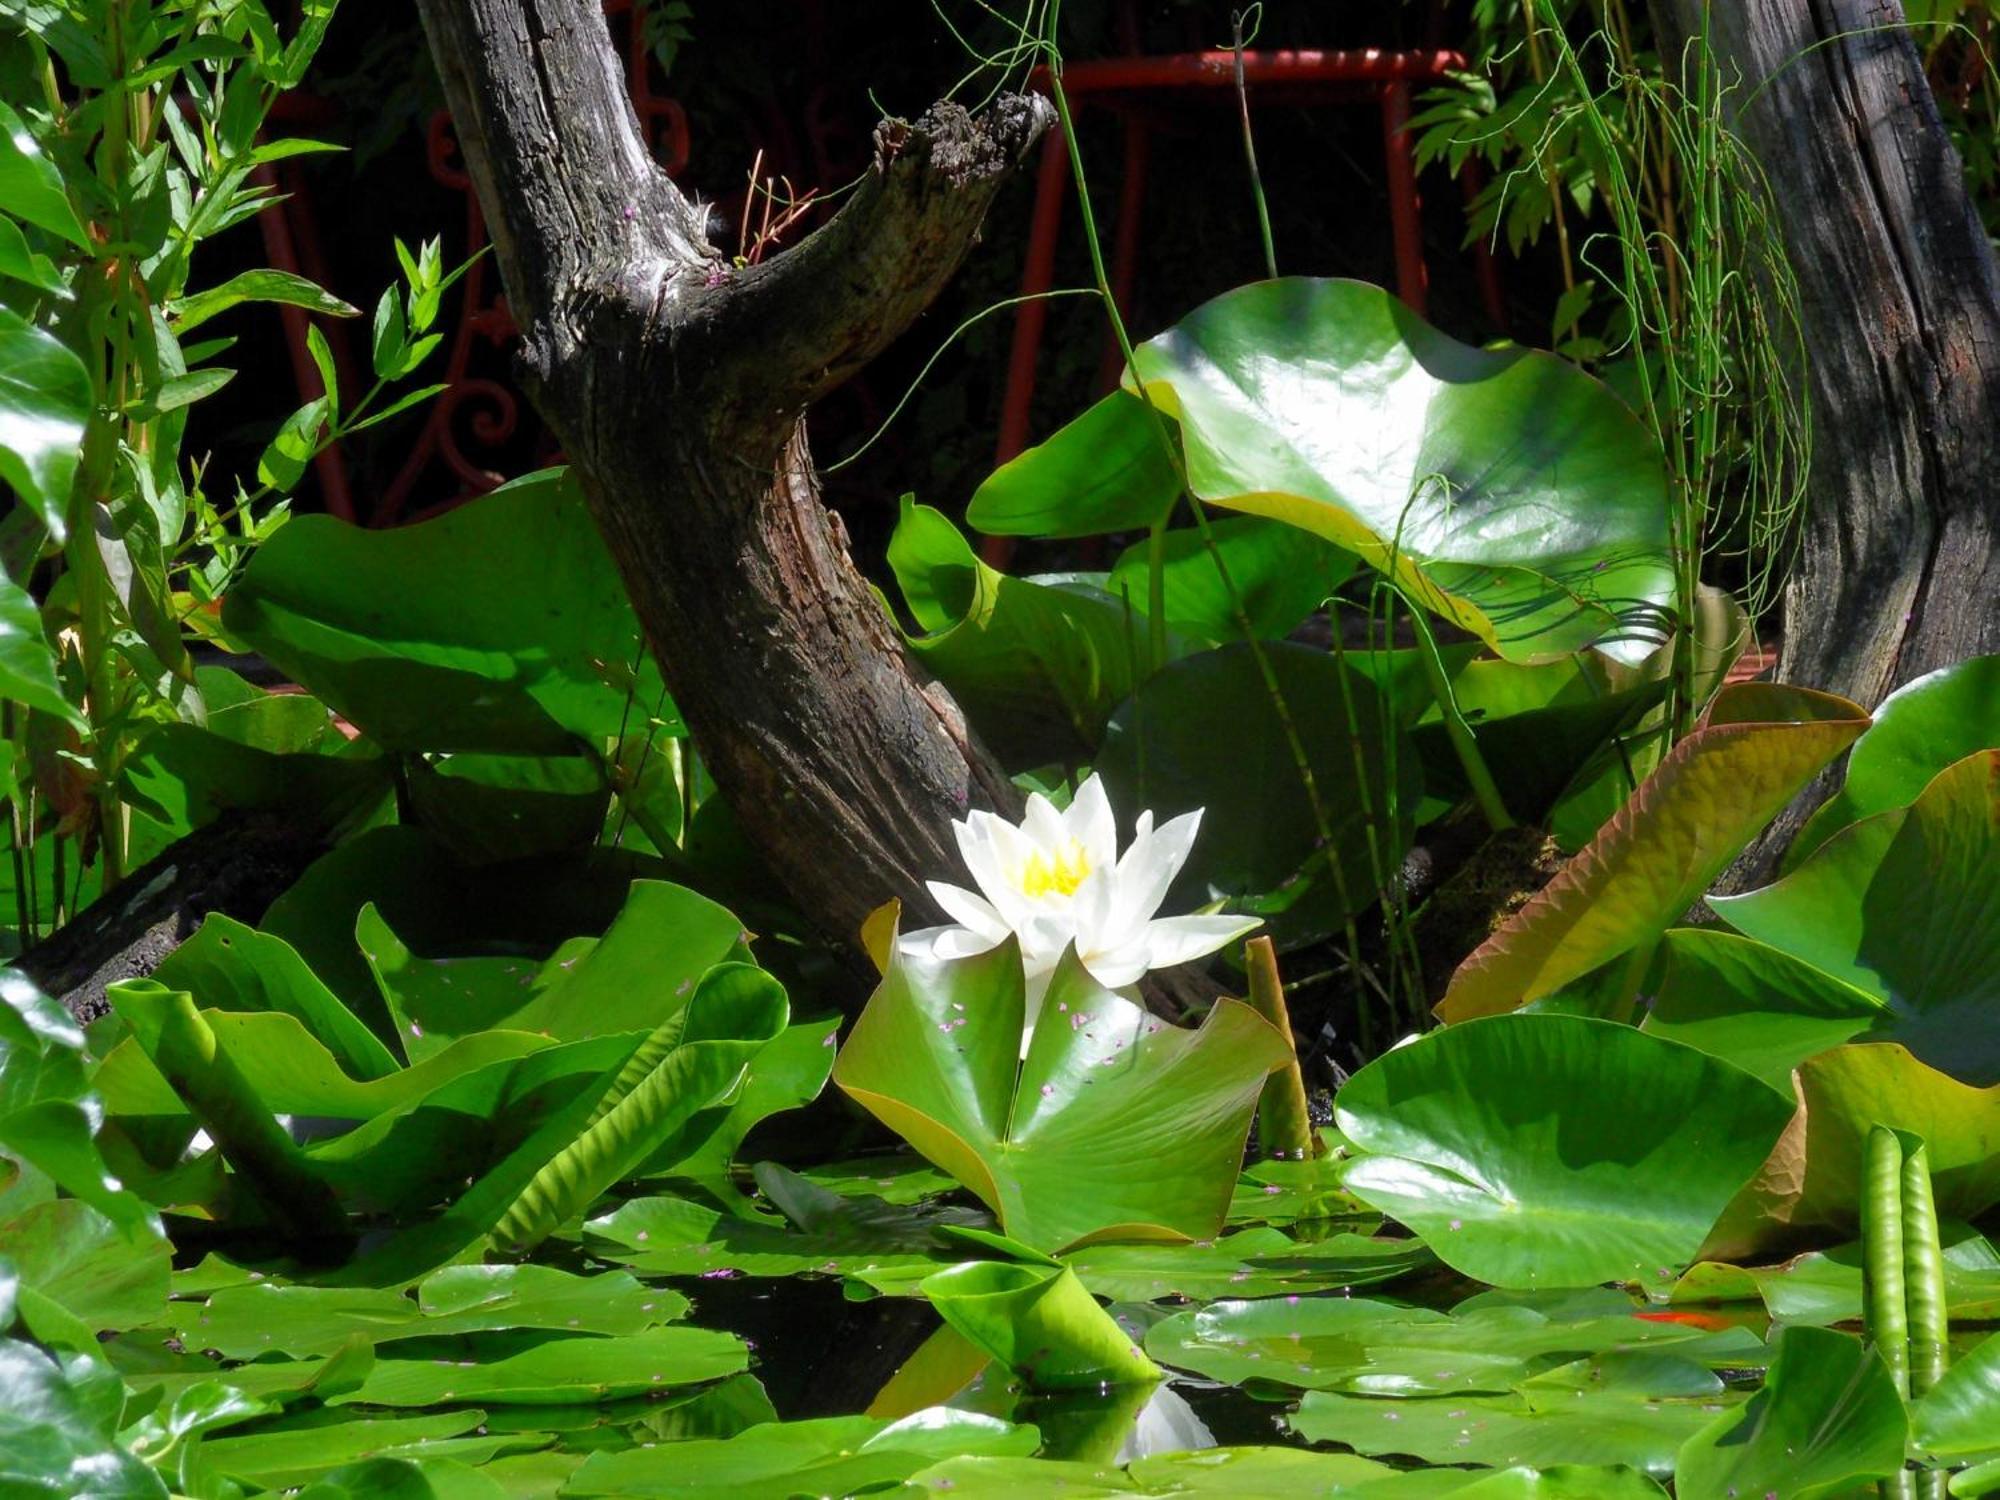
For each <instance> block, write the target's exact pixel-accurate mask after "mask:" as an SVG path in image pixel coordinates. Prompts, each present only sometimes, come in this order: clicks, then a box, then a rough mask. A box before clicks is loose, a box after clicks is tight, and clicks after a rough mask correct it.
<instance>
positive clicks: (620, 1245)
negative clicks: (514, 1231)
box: [584, 1196, 961, 1285]
mask: <svg viewBox="0 0 2000 1500" xmlns="http://www.w3.org/2000/svg"><path fill="white" fill-rule="evenodd" d="M584 1238H585V1243H586V1244H587V1245H588V1246H589V1248H590V1251H591V1253H592V1254H593V1255H595V1256H597V1257H598V1258H599V1259H601V1260H610V1261H616V1262H618V1263H619V1264H620V1265H627V1266H630V1267H631V1268H632V1269H633V1270H635V1271H638V1272H640V1273H641V1274H644V1275H649V1276H703V1275H709V1276H728V1275H741V1276H797V1275H806V1274H819V1275H826V1276H847V1275H865V1274H869V1273H874V1272H878V1271H899V1272H905V1273H906V1274H907V1279H908V1281H909V1282H910V1283H911V1284H912V1285H914V1283H915V1282H917V1281H920V1280H922V1279H923V1278H924V1277H925V1276H927V1275H929V1274H930V1273H931V1272H933V1271H936V1270H941V1269H942V1268H944V1267H945V1266H948V1265H950V1264H952V1263H953V1262H954V1261H956V1260H958V1259H960V1258H961V1257H960V1256H959V1255H957V1254H955V1253H953V1252H951V1251H949V1250H947V1249H946V1248H945V1247H943V1246H942V1245H940V1244H938V1243H937V1241H936V1240H935V1238H934V1237H933V1236H932V1234H931V1233H930V1227H929V1222H927V1221H921V1220H920V1221H915V1222H913V1223H911V1224H910V1225H909V1226H908V1227H907V1230H906V1231H905V1232H903V1233H897V1232H893V1231H890V1230H888V1229H887V1228H886V1227H885V1226H883V1225H881V1224H880V1223H879V1221H878V1222H877V1223H874V1224H869V1225H863V1224H859V1223H856V1222H854V1221H852V1220H847V1221H839V1222H833V1223H824V1224H822V1225H820V1226H818V1227H816V1228H815V1229H813V1230H811V1231H800V1230H797V1229H794V1228H793V1227H791V1226H790V1225H788V1224H785V1223H783V1222H781V1221H778V1220H774V1219H754V1218H741V1217H738V1216H736V1215H733V1214H729V1213H726V1212H724V1211H723V1210H721V1209H718V1208H712V1207H709V1206H708V1205H706V1204H701V1203H694V1202H691V1201H689V1200H688V1199H685V1198H674V1197H667V1196H654V1197H646V1198H632V1199H628V1200H627V1201H626V1202H624V1203H622V1204H620V1205H619V1206H618V1207H617V1208H616V1209H614V1210H612V1211H611V1212H610V1213H608V1214H604V1215H602V1216H600V1217H598V1218H595V1219H592V1220H590V1221H589V1222H588V1223H586V1224H585V1225H584Z"/></svg>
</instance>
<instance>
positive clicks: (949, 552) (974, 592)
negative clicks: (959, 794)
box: [889, 497, 1179, 765]
mask: <svg viewBox="0 0 2000 1500" xmlns="http://www.w3.org/2000/svg"><path fill="white" fill-rule="evenodd" d="M889 566H890V567H891V568H893V569H894V570H895V573H896V578H897V581H898V583H900V584H901V586H902V590H903V597H904V600H905V602H907V603H908V605H909V607H910V612H911V613H912V614H913V615H914V616H915V617H916V621H917V624H918V626H919V627H920V631H921V633H920V634H917V635H914V636H911V637H910V638H909V644H910V650H911V652H912V653H913V654H914V655H915V656H916V657H917V659H918V660H920V661H921V662H923V664H924V665H925V666H926V667H927V668H929V669H930V670H931V671H932V672H934V673H936V674H937V676H938V677H939V679H940V680H942V681H943V683H944V684H945V686H946V687H948V688H950V689H951V691H952V695H953V696H954V697H955V698H957V699H958V701H959V702H960V703H961V704H962V705H963V706H964V708H965V711H966V714H967V716H968V717H970V718H971V720H972V723H973V727H974V728H976V729H977V730H978V731H979V732H980V734H981V736H982V737H984V738H985V739H986V740H987V742H988V743H989V744H991V745H992V747H993V750H994V753H995V754H997V755H998V756H1000V758H1001V759H1002V760H1003V761H1004V762H1006V763H1007V764H1009V765H1040V764H1043V763H1045V762H1048V761H1052V760H1070V759H1079V758H1088V757H1089V756H1090V755H1091V754H1092V753H1093V752H1094V751H1095V750H1096V748H1097V743H1098V739H1099V737H1100V736H1101V734H1102V733H1103V730H1104V723H1105V721H1106V720H1107V719H1108V718H1110V716H1111V710H1112V709H1113V707H1115V706H1116V705H1117V704H1118V702H1119V701H1120V700H1121V699H1123V698H1124V697H1125V696H1126V695H1127V694H1129V693H1130V692H1131V691H1132V689H1133V688H1134V687H1135V686H1136V685H1137V684H1138V682H1139V681H1140V679H1141V678H1143V677H1144V676H1145V674H1146V672H1147V670H1148V669H1149V668H1150V667H1151V665H1152V663H1151V660H1150V656H1149V652H1150V650H1151V647H1150V646H1149V645H1148V644H1147V623H1146V618H1145V609H1146V606H1145V600H1144V598H1143V597H1141V598H1140V599H1138V600H1136V601H1134V602H1132V603H1131V604H1127V603H1125V602H1122V601H1120V600H1118V599H1114V598H1112V597H1111V596H1110V595H1109V594H1106V593H1104V592H1103V591H1102V590H1100V589H1096V588H1092V587H1089V586H1086V585H1076V584H1068V583H1062V584H1043V583H1037V582H1033V581H1031V580H1029V579H1025V578H1010V577H1008V576H1007V575H1006V574H1004V573H1000V572H997V571H995V570H994V569H992V568H990V567H988V566H987V565H986V564H985V563H984V562H982V561H980V559H979V555H978V554H977V553H975V552H974V551H973V550H972V548H971V546H970V545H968V544H967V542H966V540H965V538H964V537H962V536H961V535H959V532H958V528H957V527H955V526H953V525H952V524H951V522H950V521H948V520H946V519H945V517H944V516H943V515H942V514H941V513H940V512H938V511H935V510H933V509H931V507H929V506H927V505H918V504H916V503H915V502H914V501H913V500H911V499H909V498H908V497H905V498H904V500H903V512H902V519H901V521H900V522H899V523H898V524H897V527H896V534H895V536H894V537H893V538H891V540H890V543H889ZM1176 654H1179V653H1178V652H1177V653H1176Z"/></svg>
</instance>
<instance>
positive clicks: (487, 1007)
mask: <svg viewBox="0 0 2000 1500" xmlns="http://www.w3.org/2000/svg"><path fill="white" fill-rule="evenodd" d="M354 941H355V943H356V944H357V945H358V946H359V947H360V949H361V953H362V956H363V957H364V958H365V959H366V960H367V962H368V967H369V970H370V971H371V972H372V973H373V974H374V975H375V983H376V985H377V987H378V988H379V989H380V990H381V993H382V1003H383V1005H384V1006H385V1007H387V1009H388V1013H389V1019H390V1022H391V1024H392V1025H393V1026H394V1028H395V1036H396V1042H397V1045H398V1046H400V1047H401V1048H402V1050H403V1053H404V1055H405V1056H407V1057H408V1058H409V1059H410V1061H411V1062H412V1063H421V1062H426V1061H428V1060H429V1059H431V1058H433V1057H436V1056H437V1055H438V1054H439V1053H440V1052H443V1051H445V1050H446V1049H448V1048H449V1047H450V1046H451V1045H452V1043H453V1042H455V1041H458V1040H460V1039H461V1038H463V1037H468V1036H472V1035H474V1034H476V1033H478V1032H482V1031H487V1030H491V1029H494V1028H497V1027H501V1026H502V1025H503V1024H504V1023H505V1021H506V1019H507V1017H509V1016H511V1015H512V1014H514V1012H515V1011H518V1010H519V1009H521V1007H522V1006H524V1005H526V1004H527V1003H528V1001H529V1000H530V999H531V998H533V996H534V995H535V993H536V992H537V991H538V990H539V989H541V988H543V987H545V986H547V985H548V984H550V983H552V982H554V981H556V980H559V979H560V978H561V977H562V976H563V975H565V974H567V973H568V972H569V971H568V969H565V968H561V967H558V963H559V960H560V959H567V958H568V957H569V954H568V953H567V951H566V950H565V951H564V952H563V953H562V954H560V955H559V959H551V960H549V961H548V962H547V963H544V962H543V961H541V960H538V959H532V958H520V957H512V956H506V955H500V954H473V955H470V956H467V957H463V958H422V957H419V956H418V955H417V954H415V953H413V952H411V951H410V947H409V945H408V944H407V943H405V942H404V941H403V940H402V939H401V938H400V937H398V936H397V935H396V933H395V930H394V929H393V928H391V927H390V926H389V924H388V922H387V921H386V920H385V919H384V918H383V916H382V914H381V912H379V911H377V910H376V909H375V903H374V902H372V901H371V902H369V903H368V904H367V905H365V906H363V907H362V908H361V911H360V914H359V915H358V916H357V917H356V918H355V921H354ZM590 941H591V940H590V939H587V938H586V939H581V940H580V942H582V943H588V942H590Z"/></svg>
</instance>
